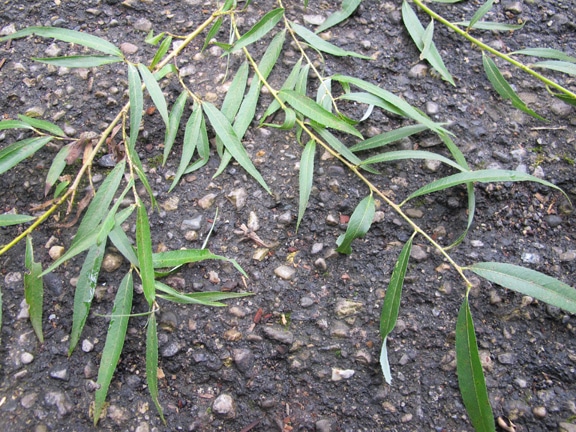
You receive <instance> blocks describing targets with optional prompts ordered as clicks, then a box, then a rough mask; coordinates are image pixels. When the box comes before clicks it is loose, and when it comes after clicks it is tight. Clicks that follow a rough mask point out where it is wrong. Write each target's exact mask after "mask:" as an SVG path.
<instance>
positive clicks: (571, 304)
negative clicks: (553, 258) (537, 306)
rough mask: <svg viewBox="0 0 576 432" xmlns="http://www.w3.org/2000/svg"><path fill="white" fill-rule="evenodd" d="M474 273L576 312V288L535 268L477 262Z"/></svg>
mask: <svg viewBox="0 0 576 432" xmlns="http://www.w3.org/2000/svg"><path fill="white" fill-rule="evenodd" d="M469 269H470V270H472V271H473V272H474V273H476V274H477V275H479V276H482V277H483V278H486V279H488V280H489V281H491V282H494V283H496V284H498V285H501V286H503V287H505V288H508V289H511V290H514V291H516V292H519V293H521V294H524V295H527V296H530V297H534V298H536V299H538V300H541V301H543V302H546V303H548V304H551V305H553V306H556V307H558V308H560V309H564V310H565V311H568V312H570V313H573V314H574V313H576V289H574V288H572V287H571V286H569V285H567V284H565V283H563V282H560V281H559V280H557V279H554V278H553V277H550V276H547V275H545V274H543V273H540V272H537V271H535V270H531V269H527V268H524V267H519V266H516V265H513V264H505V263H498V262H482V263H476V264H473V265H472V266H470V267H469Z"/></svg>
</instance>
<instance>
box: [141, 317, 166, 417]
mask: <svg viewBox="0 0 576 432" xmlns="http://www.w3.org/2000/svg"><path fill="white" fill-rule="evenodd" d="M146 382H147V383H148V392H149V393H150V397H151V398H152V401H153V402H154V405H155V406H156V410H157V411H158V415H160V418H161V419H162V422H163V423H164V424H166V420H165V419H164V413H163V411H162V406H161V405H160V401H159V400H158V332H157V326H156V315H154V312H152V313H151V314H150V318H149V319H148V329H147V331H146Z"/></svg>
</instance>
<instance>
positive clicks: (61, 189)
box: [54, 180, 70, 199]
mask: <svg viewBox="0 0 576 432" xmlns="http://www.w3.org/2000/svg"><path fill="white" fill-rule="evenodd" d="M69 185H70V182H69V181H68V180H66V181H63V182H61V183H58V186H56V189H54V199H56V198H58V197H59V196H60V195H61V194H62V192H64V191H65V190H66V189H67V188H68V186H69Z"/></svg>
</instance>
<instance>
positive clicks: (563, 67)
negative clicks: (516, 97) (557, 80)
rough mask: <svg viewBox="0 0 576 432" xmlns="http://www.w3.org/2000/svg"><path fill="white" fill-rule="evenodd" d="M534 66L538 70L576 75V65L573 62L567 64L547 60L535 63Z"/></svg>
mask: <svg viewBox="0 0 576 432" xmlns="http://www.w3.org/2000/svg"><path fill="white" fill-rule="evenodd" d="M533 66H534V67H537V68H545V69H550V70H555V71H558V72H563V73H566V74H569V75H576V64H574V63H571V62H565V61H560V60H547V61H541V62H537V63H534V65H533Z"/></svg>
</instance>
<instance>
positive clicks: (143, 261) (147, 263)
mask: <svg viewBox="0 0 576 432" xmlns="http://www.w3.org/2000/svg"><path fill="white" fill-rule="evenodd" d="M136 204H137V206H138V209H137V216H136V252H137V253H136V255H137V257H138V263H139V264H140V279H142V290H143V291H144V297H145V298H146V301H147V302H148V306H149V307H150V308H152V306H153V304H154V299H155V289H154V266H153V265H152V237H151V234H150V222H149V221H148V214H147V213H146V207H145V206H144V203H143V202H142V201H140V199H138V201H137V203H136Z"/></svg>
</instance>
